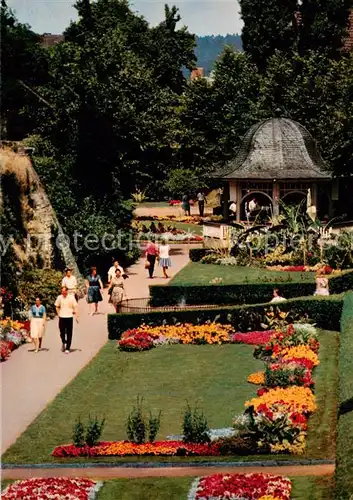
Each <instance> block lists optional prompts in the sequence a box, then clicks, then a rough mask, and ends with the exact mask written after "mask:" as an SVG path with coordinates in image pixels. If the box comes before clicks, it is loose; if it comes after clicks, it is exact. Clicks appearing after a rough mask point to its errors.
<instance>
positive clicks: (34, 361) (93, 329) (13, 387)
mask: <svg viewBox="0 0 353 500" xmlns="http://www.w3.org/2000/svg"><path fill="white" fill-rule="evenodd" d="M189 248H190V246H189V245H187V244H185V245H175V246H174V245H173V246H172V249H171V256H172V262H173V269H172V271H173V273H174V274H175V273H176V272H178V271H179V270H180V269H182V267H184V266H185V265H186V264H187V262H188V259H189V257H188V251H189ZM129 274H130V278H129V279H127V280H126V281H125V283H126V290H127V294H128V297H129V298H142V297H148V285H150V284H152V283H153V284H154V283H155V284H158V283H166V282H168V280H166V279H163V278H156V279H154V280H149V279H147V276H146V275H147V272H146V270H145V269H144V258H141V259H140V260H139V261H138V262H137V263H136V264H135V265H133V266H132V267H131V268H130V269H129ZM156 274H157V276H158V275H159V276H161V275H162V272H161V270H160V269H157V273H156ZM108 312H113V309H112V307H111V306H110V305H109V304H108V300H107V291H106V290H105V294H104V302H102V303H101V304H100V314H98V315H95V316H93V317H91V316H89V314H88V305H87V303H86V302H85V301H83V300H82V301H80V304H79V315H80V322H79V324H78V325H75V327H74V335H73V343H72V349H73V352H72V353H70V354H69V355H66V354H64V353H62V352H61V341H60V337H59V332H58V327H57V320H53V321H49V322H48V325H47V329H46V335H45V338H44V340H43V350H42V351H40V352H39V353H37V354H35V353H34V352H28V349H32V347H31V345H24V346H22V347H20V348H19V349H17V350H16V351H14V352H13V353H12V355H11V357H10V359H8V360H7V361H5V362H4V363H1V365H0V377H1V387H2V395H1V401H2V405H1V406H2V410H1V422H0V425H1V439H2V441H1V450H2V452H4V451H5V450H6V449H7V448H8V447H9V446H10V445H11V444H12V443H14V442H15V441H16V439H17V438H18V437H19V436H20V435H21V434H22V432H23V431H24V430H25V429H26V427H27V426H28V425H29V424H30V423H31V422H32V421H33V420H34V419H35V418H36V417H37V416H38V415H39V413H40V412H41V411H42V410H43V409H44V408H45V407H46V406H47V405H48V404H49V403H50V402H51V401H52V400H53V399H54V398H55V396H56V395H57V394H58V393H59V392H60V391H61V389H63V387H65V386H66V385H67V384H68V383H69V382H70V380H72V379H73V378H74V377H75V376H76V375H77V373H78V372H79V371H80V370H81V369H82V368H83V367H84V366H85V365H86V364H87V363H88V362H89V361H90V360H91V359H92V358H93V357H94V356H95V355H96V354H97V352H98V351H99V350H100V348H101V347H102V346H103V345H104V344H105V343H106V341H107V326H106V313H108ZM34 446H35V444H34Z"/></svg>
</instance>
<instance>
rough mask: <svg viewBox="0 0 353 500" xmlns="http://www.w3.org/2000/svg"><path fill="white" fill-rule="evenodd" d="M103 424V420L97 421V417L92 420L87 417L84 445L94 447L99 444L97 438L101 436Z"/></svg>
mask: <svg viewBox="0 0 353 500" xmlns="http://www.w3.org/2000/svg"><path fill="white" fill-rule="evenodd" d="M104 424H105V418H103V419H102V420H101V421H99V420H98V417H95V418H94V419H93V418H91V416H89V418H88V424H87V429H86V443H87V445H88V446H95V445H96V444H97V443H98V442H99V438H100V437H101V435H102V432H103V427H104Z"/></svg>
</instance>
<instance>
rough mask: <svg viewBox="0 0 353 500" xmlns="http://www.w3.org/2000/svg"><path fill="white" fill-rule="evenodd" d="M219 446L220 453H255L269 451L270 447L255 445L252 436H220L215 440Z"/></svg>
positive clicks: (224, 454)
mask: <svg viewBox="0 0 353 500" xmlns="http://www.w3.org/2000/svg"><path fill="white" fill-rule="evenodd" d="M215 444H216V445H217V446H218V447H219V451H220V454H221V455H223V456H226V455H243V456H245V455H256V454H257V453H269V451H270V449H269V448H267V449H266V447H261V448H260V449H259V447H258V446H257V442H256V440H255V439H254V437H253V436H248V435H244V436H241V435H240V436H232V437H227V438H220V439H217V441H215Z"/></svg>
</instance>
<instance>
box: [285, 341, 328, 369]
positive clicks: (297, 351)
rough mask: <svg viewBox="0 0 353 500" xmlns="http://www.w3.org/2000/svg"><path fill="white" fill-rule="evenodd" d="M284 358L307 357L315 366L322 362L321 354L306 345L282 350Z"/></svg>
mask: <svg viewBox="0 0 353 500" xmlns="http://www.w3.org/2000/svg"><path fill="white" fill-rule="evenodd" d="M281 355H282V356H283V359H290V358H305V359H309V360H310V361H312V362H313V364H314V366H317V365H318V364H320V361H319V356H318V355H317V354H316V353H315V352H314V351H312V350H311V349H310V348H309V347H308V346H306V345H298V346H295V347H290V348H287V349H284V350H283V351H281Z"/></svg>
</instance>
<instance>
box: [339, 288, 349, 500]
mask: <svg viewBox="0 0 353 500" xmlns="http://www.w3.org/2000/svg"><path fill="white" fill-rule="evenodd" d="M352 353H353V293H352V292H350V293H347V295H346V296H345V299H344V307H343V312H342V318H341V337H340V356H339V374H340V383H339V402H340V411H339V417H338V428H337V453H336V495H335V498H336V499H337V500H349V499H350V498H352V495H353V363H352Z"/></svg>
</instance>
